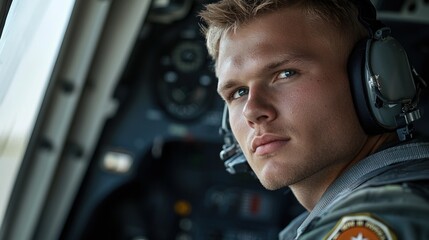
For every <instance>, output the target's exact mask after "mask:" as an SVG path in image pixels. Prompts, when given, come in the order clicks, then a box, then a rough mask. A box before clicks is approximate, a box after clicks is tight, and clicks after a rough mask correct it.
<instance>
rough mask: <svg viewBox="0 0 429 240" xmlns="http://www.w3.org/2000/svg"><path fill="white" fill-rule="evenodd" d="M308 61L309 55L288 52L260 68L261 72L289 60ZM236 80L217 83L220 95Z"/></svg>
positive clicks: (232, 85) (235, 82)
mask: <svg viewBox="0 0 429 240" xmlns="http://www.w3.org/2000/svg"><path fill="white" fill-rule="evenodd" d="M307 61H310V56H308V55H304V54H288V55H287V57H283V58H282V59H281V60H279V61H273V62H270V63H268V64H266V65H265V66H263V67H262V68H261V71H262V72H266V71H270V70H274V69H277V68H279V67H280V66H282V65H284V64H287V63H291V62H307ZM237 82H238V80H235V79H228V80H226V81H225V82H224V83H222V84H219V85H218V88H217V92H218V93H219V95H221V96H222V93H224V92H227V91H228V90H229V89H231V88H233V87H234V86H236V85H237Z"/></svg>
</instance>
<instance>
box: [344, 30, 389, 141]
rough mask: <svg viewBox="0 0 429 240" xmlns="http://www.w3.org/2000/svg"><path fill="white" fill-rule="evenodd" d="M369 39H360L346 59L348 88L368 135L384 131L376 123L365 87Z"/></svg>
mask: <svg viewBox="0 0 429 240" xmlns="http://www.w3.org/2000/svg"><path fill="white" fill-rule="evenodd" d="M370 41H372V40H371V39H367V38H365V39H362V40H360V41H359V42H358V43H357V44H356V45H355V47H354V49H353V50H352V52H351V54H350V56H349V59H348V66H347V68H348V69H347V70H348V76H349V81H350V90H351V93H352V97H353V102H354V105H355V109H356V113H357V115H358V118H359V121H360V123H361V125H362V128H363V129H364V131H365V132H366V133H367V134H369V135H374V134H379V133H382V132H384V129H383V128H382V127H381V126H380V125H378V124H377V122H376V120H375V119H374V117H373V115H372V112H371V107H370V105H369V104H370V102H369V100H368V94H369V93H368V91H367V88H366V81H367V79H366V74H365V66H366V62H367V59H366V50H367V49H366V48H367V45H368V43H369V44H370V43H371V42H370Z"/></svg>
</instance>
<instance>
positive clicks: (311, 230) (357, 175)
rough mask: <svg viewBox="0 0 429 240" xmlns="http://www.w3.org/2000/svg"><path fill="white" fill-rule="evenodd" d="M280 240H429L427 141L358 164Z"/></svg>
mask: <svg viewBox="0 0 429 240" xmlns="http://www.w3.org/2000/svg"><path fill="white" fill-rule="evenodd" d="M279 239H281V240H293V239H299V240H304V239H305V240H307V239H318V240H319V239H329V240H331V239H338V240H343V239H347V240H373V239H393V240H395V239H398V240H399V239H407V240H408V239H429V142H410V143H405V144H401V145H397V146H394V147H390V148H387V149H384V150H381V151H379V152H377V153H375V154H373V155H371V156H369V157H367V158H365V159H363V160H362V161H360V162H358V163H357V164H355V165H354V166H352V167H351V168H350V169H348V170H347V171H346V172H345V173H344V174H342V175H341V176H340V177H339V178H338V179H336V180H335V181H334V182H333V183H332V184H331V186H330V187H329V188H328V189H327V191H326V192H325V193H324V195H323V196H322V198H321V199H320V201H319V202H318V204H317V205H316V206H315V208H314V209H313V210H312V211H311V212H310V213H303V214H302V215H300V216H299V217H297V218H296V219H295V220H294V221H293V222H292V223H291V224H289V225H288V226H287V227H286V228H285V229H284V230H283V231H282V232H281V233H280V235H279Z"/></svg>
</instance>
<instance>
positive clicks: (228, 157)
mask: <svg viewBox="0 0 429 240" xmlns="http://www.w3.org/2000/svg"><path fill="white" fill-rule="evenodd" d="M219 134H220V135H221V136H223V140H224V144H223V146H222V150H221V151H220V154H219V156H220V159H221V160H222V161H223V162H224V165H225V168H226V171H227V172H229V173H230V174H236V173H240V172H250V173H253V172H252V170H251V168H250V166H249V164H248V162H247V160H246V157H245V156H244V154H243V152H242V151H241V148H240V146H239V145H238V142H237V140H236V139H235V138H234V136H233V134H232V131H231V127H230V125H229V122H228V107H227V106H226V104H225V107H224V109H223V116H222V126H221V128H220V129H219Z"/></svg>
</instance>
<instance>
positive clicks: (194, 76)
mask: <svg viewBox="0 0 429 240" xmlns="http://www.w3.org/2000/svg"><path fill="white" fill-rule="evenodd" d="M208 62H209V61H208V59H207V53H206V51H205V48H204V46H203V45H202V44H201V43H199V42H197V41H190V40H186V41H182V42H179V43H178V44H177V45H175V46H174V47H173V49H172V51H169V52H167V53H166V54H164V55H163V56H162V57H161V59H160V66H161V69H160V71H159V74H160V75H158V80H157V84H156V86H157V92H158V98H159V100H160V103H161V105H162V107H163V108H164V109H165V111H166V112H167V113H168V114H169V115H171V116H173V117H174V118H176V119H178V120H194V119H196V118H198V117H200V116H201V115H202V114H204V113H205V111H206V110H207V109H208V108H209V107H210V105H211V104H212V102H213V100H214V99H215V96H216V81H215V77H214V74H213V73H212V72H210V71H209V69H208Z"/></svg>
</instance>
